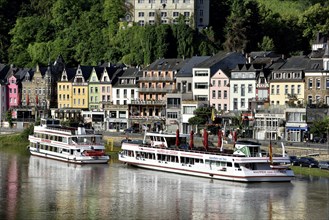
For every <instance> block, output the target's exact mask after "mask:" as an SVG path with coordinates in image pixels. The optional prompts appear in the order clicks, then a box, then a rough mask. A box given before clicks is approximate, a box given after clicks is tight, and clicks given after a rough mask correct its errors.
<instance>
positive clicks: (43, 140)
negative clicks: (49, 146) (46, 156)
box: [41, 139, 51, 143]
mask: <svg viewBox="0 0 329 220" xmlns="http://www.w3.org/2000/svg"><path fill="white" fill-rule="evenodd" d="M41 141H42V142H47V143H51V140H48V139H41Z"/></svg>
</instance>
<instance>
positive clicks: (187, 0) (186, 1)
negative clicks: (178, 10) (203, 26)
mask: <svg viewBox="0 0 329 220" xmlns="http://www.w3.org/2000/svg"><path fill="white" fill-rule="evenodd" d="M190 1H191V0H183V3H190Z"/></svg>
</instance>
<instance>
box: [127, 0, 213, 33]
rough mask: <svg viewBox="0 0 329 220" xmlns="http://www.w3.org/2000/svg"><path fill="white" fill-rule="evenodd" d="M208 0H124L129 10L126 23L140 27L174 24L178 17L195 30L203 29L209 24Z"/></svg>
mask: <svg viewBox="0 0 329 220" xmlns="http://www.w3.org/2000/svg"><path fill="white" fill-rule="evenodd" d="M209 2H210V1H209V0H126V5H127V6H128V8H131V11H130V13H128V14H127V16H126V20H127V21H134V22H136V23H138V24H139V25H141V26H144V25H146V24H151V25H152V24H155V23H156V22H161V23H162V24H170V23H176V22H177V20H178V17H179V15H183V16H185V18H186V23H187V24H190V20H191V21H193V25H194V26H195V27H197V28H201V29H202V28H205V27H207V26H208V24H209Z"/></svg>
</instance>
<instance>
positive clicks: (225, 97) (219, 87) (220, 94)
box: [209, 70, 230, 112]
mask: <svg viewBox="0 0 329 220" xmlns="http://www.w3.org/2000/svg"><path fill="white" fill-rule="evenodd" d="M229 81H230V79H229V77H228V76H227V74H226V73H224V72H223V71H222V70H218V71H217V72H216V73H215V74H214V75H213V76H212V77H211V79H210V82H211V87H210V94H209V97H210V98H209V99H210V100H209V101H210V106H214V107H215V108H216V110H217V111H224V112H226V111H228V110H229V109H230V106H229V105H230V93H229V91H230V88H229Z"/></svg>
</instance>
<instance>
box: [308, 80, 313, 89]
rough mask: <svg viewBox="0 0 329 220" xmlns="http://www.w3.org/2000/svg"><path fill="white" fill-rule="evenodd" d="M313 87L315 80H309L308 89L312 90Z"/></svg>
mask: <svg viewBox="0 0 329 220" xmlns="http://www.w3.org/2000/svg"><path fill="white" fill-rule="evenodd" d="M312 87H313V79H308V88H309V89H312Z"/></svg>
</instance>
